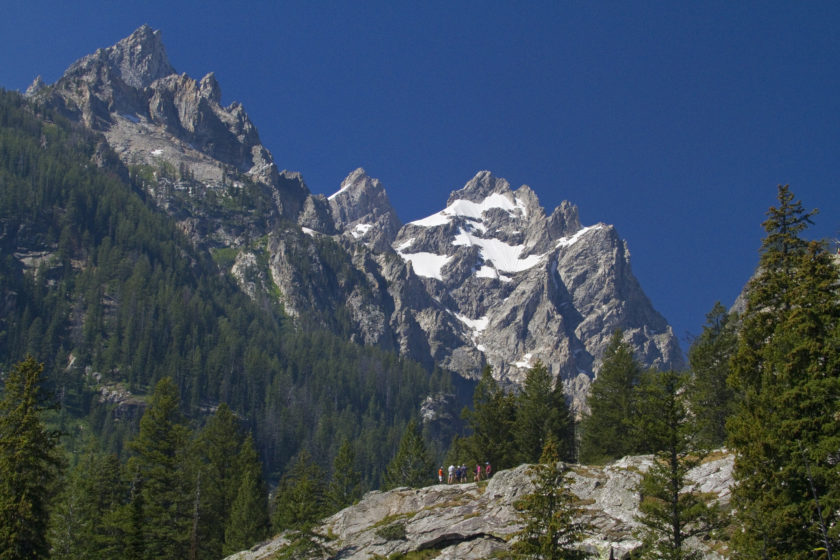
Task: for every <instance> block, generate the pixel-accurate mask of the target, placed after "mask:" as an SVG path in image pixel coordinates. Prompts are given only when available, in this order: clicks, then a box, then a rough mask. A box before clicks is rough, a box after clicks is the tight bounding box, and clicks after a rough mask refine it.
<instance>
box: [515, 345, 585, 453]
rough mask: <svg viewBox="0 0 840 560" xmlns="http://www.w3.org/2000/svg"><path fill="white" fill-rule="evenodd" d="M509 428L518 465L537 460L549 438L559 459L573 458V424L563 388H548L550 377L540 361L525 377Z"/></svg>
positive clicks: (560, 385) (558, 385) (561, 386)
mask: <svg viewBox="0 0 840 560" xmlns="http://www.w3.org/2000/svg"><path fill="white" fill-rule="evenodd" d="M513 429H514V437H515V440H516V446H517V451H518V453H519V460H520V461H521V462H525V463H530V462H535V461H538V460H539V458H540V455H541V453H542V450H543V447H544V446H545V443H546V441H548V437H549V436H552V437H553V438H554V441H555V443H556V444H557V445H558V446H559V452H560V453H562V458H563V459H565V460H573V459H574V424H573V420H572V415H571V413H570V412H569V408H568V406H567V405H566V399H565V396H564V395H563V385H562V383H558V384H557V387H554V388H552V383H551V374H550V373H549V372H548V368H546V367H545V365H544V364H543V363H542V362H537V363H536V364H535V365H534V366H533V367H532V368H531V369H529V370H528V373H527V374H526V376H525V385H524V387H523V388H522V392H521V393H520V394H519V397H518V398H517V407H516V421H515V424H514V428H513Z"/></svg>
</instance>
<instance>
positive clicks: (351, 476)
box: [327, 439, 362, 511]
mask: <svg viewBox="0 0 840 560" xmlns="http://www.w3.org/2000/svg"><path fill="white" fill-rule="evenodd" d="M361 482H362V475H361V474H360V473H359V471H358V470H357V469H356V453H355V452H354V451H353V446H352V445H351V444H350V440H346V439H345V440H344V441H343V442H342V443H341V447H339V448H338V453H337V454H336V456H335V460H333V475H332V480H331V481H330V485H329V489H328V490H327V499H328V502H329V509H330V510H331V511H339V510H341V509H343V508H345V507H347V506H349V505H351V504H352V503H354V502H355V501H356V500H358V499H359V498H360V497H361Z"/></svg>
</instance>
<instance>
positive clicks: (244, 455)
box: [222, 435, 270, 555]
mask: <svg viewBox="0 0 840 560" xmlns="http://www.w3.org/2000/svg"><path fill="white" fill-rule="evenodd" d="M236 463H237V464H238V468H239V471H240V472H241V473H242V475H241V477H240V482H239V488H237V491H236V497H235V498H234V500H233V503H232V504H231V511H230V517H229V520H228V523H227V526H226V527H225V543H224V547H223V549H222V552H223V554H225V555H229V554H233V553H235V552H238V551H240V550H244V549H247V548H250V547H251V546H253V545H254V544H255V543H258V542H260V541H261V540H262V539H264V538H265V537H266V536H267V534H268V528H269V525H270V523H269V518H268V494H267V492H266V488H265V483H264V482H263V478H262V470H261V466H260V462H259V457H257V452H256V450H255V449H254V440H253V439H252V438H251V436H250V435H249V436H248V437H247V438H246V439H245V442H244V443H243V444H242V448H241V450H240V452H239V456H238V457H237V461H236Z"/></svg>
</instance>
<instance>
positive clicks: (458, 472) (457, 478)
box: [438, 461, 492, 484]
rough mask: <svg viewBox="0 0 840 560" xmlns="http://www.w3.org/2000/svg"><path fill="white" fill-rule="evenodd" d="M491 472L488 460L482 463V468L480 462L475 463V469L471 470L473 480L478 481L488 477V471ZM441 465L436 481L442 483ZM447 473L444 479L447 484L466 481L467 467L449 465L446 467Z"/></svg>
mask: <svg viewBox="0 0 840 560" xmlns="http://www.w3.org/2000/svg"><path fill="white" fill-rule="evenodd" d="M491 472H492V470H491V468H490V462H489V461H488V462H486V463H484V467H483V468H482V466H481V463H476V464H475V471H474V472H473V482H478V481H480V480H486V479H489V478H490V473H491ZM443 474H444V471H443V465H441V467H440V468H439V469H438V482H439V483H441V484H443ZM447 474H448V475H449V476H448V478H447V479H446V483H447V484H455V483H458V482H466V481H467V474H468V469H467V466H466V465H461V466H457V467H456V466H455V465H449V468H448V469H447Z"/></svg>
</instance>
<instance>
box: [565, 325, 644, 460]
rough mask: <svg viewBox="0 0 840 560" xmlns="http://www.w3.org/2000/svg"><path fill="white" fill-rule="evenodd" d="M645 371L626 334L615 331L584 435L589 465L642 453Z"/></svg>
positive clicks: (593, 393)
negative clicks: (640, 401)
mask: <svg viewBox="0 0 840 560" xmlns="http://www.w3.org/2000/svg"><path fill="white" fill-rule="evenodd" d="M641 380H642V368H641V366H640V365H639V363H638V362H637V361H636V358H635V357H634V356H633V349H632V348H631V347H630V345H629V344H628V343H626V342H624V333H623V332H622V331H621V330H617V331H615V333H614V334H613V336H612V338H611V339H610V342H609V344H608V345H607V349H606V350H605V351H604V359H603V363H602V364H601V369H600V370H598V376H597V377H596V378H595V381H593V383H592V387H591V389H590V391H589V396H588V397H587V400H586V403H587V405H588V406H589V414H588V415H587V416H586V417H584V419H583V422H582V425H581V432H582V439H581V446H580V459H581V461H582V462H585V463H598V462H605V461H609V460H612V459H618V458H619V457H623V456H624V455H627V454H629V453H634V452H637V451H639V450H640V447H641V445H640V443H639V437H638V433H639V429H638V423H639V422H638V421H639V411H638V394H639V391H638V387H639V385H640V383H641Z"/></svg>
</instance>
